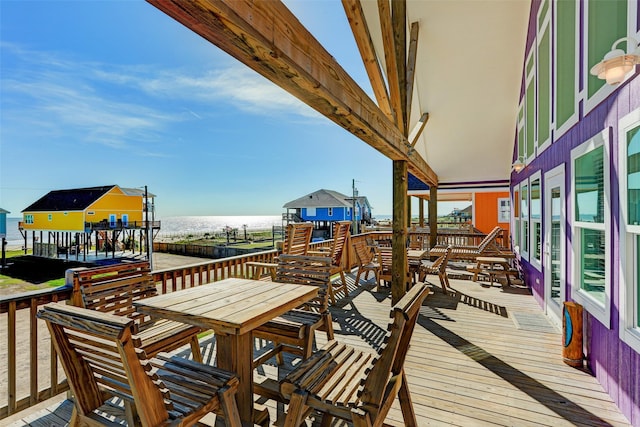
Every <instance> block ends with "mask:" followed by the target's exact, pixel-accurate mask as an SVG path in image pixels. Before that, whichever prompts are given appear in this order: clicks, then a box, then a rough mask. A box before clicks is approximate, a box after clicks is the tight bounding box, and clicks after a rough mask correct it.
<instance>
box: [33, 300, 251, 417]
mask: <svg viewBox="0 0 640 427" xmlns="http://www.w3.org/2000/svg"><path fill="white" fill-rule="evenodd" d="M38 317H39V318H40V319H43V320H45V321H46V322H47V326H48V328H49V332H50V333H51V340H52V342H53V344H54V346H55V349H56V351H57V353H58V355H59V356H60V360H61V362H62V366H63V368H64V371H65V373H66V375H67V379H68V381H69V385H70V387H71V391H72V392H73V395H74V409H73V413H72V416H71V421H70V423H69V424H70V425H71V426H81V425H82V426H85V425H86V426H96V425H108V426H113V425H116V423H114V422H113V421H111V420H109V419H107V418H104V416H101V415H103V414H104V412H102V411H101V409H105V407H108V403H107V401H109V400H110V399H112V398H113V397H114V396H116V397H119V398H121V399H123V401H124V402H125V419H126V421H127V424H128V425H129V426H132V425H138V424H140V425H142V426H150V427H151V426H153V427H155V426H190V425H194V424H196V423H197V422H198V420H199V419H200V418H202V417H203V416H205V415H206V414H208V413H209V412H212V411H217V412H219V413H220V412H221V413H223V414H224V417H225V420H226V425H228V426H234V427H235V426H240V425H241V422H240V417H239V415H238V408H237V405H236V400H235V394H236V389H237V388H238V379H237V377H236V376H235V374H233V373H231V372H226V371H223V370H221V369H218V368H214V367H212V366H208V365H203V364H201V363H198V362H194V361H191V360H187V359H182V358H179V357H175V356H173V357H172V356H170V355H169V354H167V353H159V354H158V355H157V357H156V358H152V359H147V355H146V353H145V352H144V351H143V350H142V348H141V347H140V340H139V339H138V337H137V336H136V335H135V322H134V321H133V320H132V319H129V318H127V317H123V316H115V315H112V314H107V313H100V312H98V311H94V310H87V309H84V308H81V307H75V306H72V305H65V304H60V303H50V304H47V305H45V306H44V307H43V308H42V309H41V310H40V311H39V312H38ZM133 408H135V412H134V410H133ZM118 425H119V424H118Z"/></svg>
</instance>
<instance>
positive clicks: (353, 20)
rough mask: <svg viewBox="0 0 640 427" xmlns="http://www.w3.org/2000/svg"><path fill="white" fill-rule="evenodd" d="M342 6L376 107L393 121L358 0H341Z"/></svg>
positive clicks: (387, 95) (385, 88)
mask: <svg viewBox="0 0 640 427" xmlns="http://www.w3.org/2000/svg"><path fill="white" fill-rule="evenodd" d="M342 6H343V7H344V12H345V14H346V15H347V19H348V20H349V25H350V26H351V32H352V33H353V37H354V39H355V41H356V44H357V45H358V50H359V51H360V56H361V57H362V62H363V64H364V68H365V70H366V71H367V75H368V76H369V82H370V83H371V88H372V89H373V93H374V95H375V97H376V100H377V101H378V107H380V109H381V110H382V112H383V113H384V114H385V115H386V116H387V118H388V119H389V120H390V121H392V122H395V118H394V117H393V114H392V112H391V104H390V103H389V94H388V93H387V86H386V83H385V80H384V75H383V74H382V69H381V68H380V61H378V56H377V55H376V50H375V47H374V46H373V40H371V33H370V32H369V26H368V25H367V21H366V20H365V17H364V12H363V11H362V5H361V3H360V0H342Z"/></svg>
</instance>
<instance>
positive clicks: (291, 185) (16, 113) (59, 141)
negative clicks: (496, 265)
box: [0, 0, 464, 218]
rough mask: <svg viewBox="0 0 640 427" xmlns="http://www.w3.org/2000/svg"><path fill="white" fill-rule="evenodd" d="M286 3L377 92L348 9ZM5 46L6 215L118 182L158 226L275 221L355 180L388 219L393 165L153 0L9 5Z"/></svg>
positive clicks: (1, 74) (329, 2) (2, 28)
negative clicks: (150, 208)
mask: <svg viewBox="0 0 640 427" xmlns="http://www.w3.org/2000/svg"><path fill="white" fill-rule="evenodd" d="M285 3H286V4H287V5H288V6H289V7H290V9H291V10H292V11H293V13H294V14H295V15H296V16H297V17H298V19H300V21H301V22H302V23H303V25H305V26H306V27H307V28H308V29H309V30H310V31H311V32H312V33H313V34H314V35H315V37H316V38H317V39H318V40H320V42H321V43H322V44H323V45H324V46H325V47H326V48H327V50H328V51H329V52H330V53H331V54H332V55H333V56H334V57H335V58H336V59H337V61H338V62H339V63H340V64H341V65H342V66H343V67H344V68H345V69H346V70H347V72H348V73H350V74H351V75H352V77H353V78H354V79H355V80H356V81H357V82H358V83H359V84H360V85H361V86H362V87H363V88H364V89H365V90H366V91H367V92H368V93H370V94H371V93H372V92H371V90H370V86H369V84H368V80H367V77H366V73H365V71H364V67H363V66H362V62H361V60H360V57H359V55H358V51H357V48H356V45H355V42H354V41H353V37H352V36H351V32H350V29H349V26H348V22H347V19H346V17H345V15H344V11H343V9H342V5H341V3H340V1H338V0H311V1H309V0H307V1H294V0H290V1H286V2H285ZM0 43H1V45H0V47H1V57H0V207H1V208H4V209H7V210H9V211H11V214H10V215H9V216H11V217H15V216H20V211H21V210H23V209H24V208H26V207H27V206H28V205H29V204H31V203H32V202H34V201H36V200H37V199H38V198H40V197H41V196H43V195H44V194H46V193H47V192H49V191H51V190H59V189H68V188H79V187H90V186H100V185H111V184H118V185H120V186H122V187H140V186H144V185H147V186H148V188H149V191H150V192H152V193H154V194H156V195H157V198H156V208H157V214H158V216H159V217H160V218H162V217H166V216H174V215H277V214H280V213H281V212H283V208H282V205H283V204H285V203H286V202H288V201H290V200H293V199H296V198H298V197H301V196H303V195H305V194H307V193H310V192H313V191H316V190H318V189H320V188H326V189H331V190H336V191H339V192H342V193H345V194H350V192H351V184H352V179H355V180H356V187H357V188H358V189H359V192H360V194H361V195H364V196H367V197H368V199H369V202H370V203H371V205H372V206H373V209H374V211H373V212H374V215H376V214H377V215H385V214H389V213H391V206H392V203H391V201H392V164H391V161H390V160H389V159H387V158H386V157H384V156H383V155H382V154H380V153H378V152H377V151H376V150H374V149H373V148H371V147H370V146H368V145H367V144H365V143H364V142H362V141H360V140H359V139H357V138H355V137H354V136H352V135H351V134H349V133H348V132H347V131H345V130H343V129H342V128H340V127H339V126H337V125H336V124H334V123H333V122H331V121H329V120H328V119H326V118H325V117H323V116H321V115H320V114H318V113H316V112H315V111H314V110H312V109H311V108H310V107H308V106H306V105H305V104H303V103H302V102H300V101H298V100H297V99H296V98H294V97H292V96H291V95H289V94H288V93H286V92H285V91H283V90H282V89H280V88H279V87H277V86H275V85H273V84H272V83H271V82H269V81H268V80H266V79H264V78H263V77H261V76H260V75H258V74H256V73H254V72H253V71H251V70H249V69H248V68H247V67H245V66H244V65H242V64H241V63H239V62H238V61H236V60H235V59H233V58H231V57H230V56H228V55H227V54H226V53H224V52H222V51H221V50H220V49H218V48H217V47H216V46H214V45H212V44H210V43H208V42H206V41H205V40H203V39H201V38H200V37H199V36H197V35H196V34H194V33H192V32H191V31H189V30H187V29H186V28H185V27H183V26H182V25H180V24H178V23H176V22H175V21H173V20H172V19H171V18H169V17H168V16H166V15H164V14H163V13H161V12H160V11H158V10H157V9H155V8H154V7H153V6H151V5H149V4H148V3H146V2H143V1H134V0H123V1H88V2H84V1H7V0H0ZM416 203H417V202H414V205H415V206H417V204H416ZM460 207H461V208H462V207H464V206H460ZM414 212H416V213H417V208H414Z"/></svg>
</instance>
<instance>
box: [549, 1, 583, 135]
mask: <svg viewBox="0 0 640 427" xmlns="http://www.w3.org/2000/svg"><path fill="white" fill-rule="evenodd" d="M554 5H555V8H556V9H555V10H556V14H555V45H556V50H555V82H556V84H555V94H556V96H555V98H554V100H555V107H556V108H555V128H556V137H557V136H559V135H562V134H563V133H564V132H566V131H567V130H568V129H569V128H570V127H571V126H573V125H574V124H575V123H576V122H577V120H578V115H577V111H578V107H577V93H578V85H577V83H578V70H577V67H576V64H577V63H578V59H577V55H576V53H577V52H578V48H577V42H578V37H577V36H576V28H578V16H579V15H578V12H577V8H578V5H579V3H578V2H576V1H574V0H559V1H556V2H554Z"/></svg>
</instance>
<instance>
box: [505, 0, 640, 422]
mask: <svg viewBox="0 0 640 427" xmlns="http://www.w3.org/2000/svg"><path fill="white" fill-rule="evenodd" d="M539 6H540V2H539V0H533V1H532V5H531V15H530V17H529V26H528V28H529V34H528V36H527V48H526V52H527V54H528V52H529V50H530V49H531V48H532V47H533V46H534V43H533V41H534V38H535V32H536V18H537V11H538V8H539ZM550 6H552V5H550ZM583 12H584V6H583V5H582V3H581V7H580V16H581V17H583V16H584V13H583ZM639 20H640V17H639ZM582 21H583V19H581V23H580V32H581V33H582V28H583V23H582ZM581 37H582V36H581ZM525 58H526V55H525ZM583 58H584V55H583V53H582V52H580V63H582V61H583V60H584V59H583ZM580 74H581V73H580ZM524 78H525V76H524V72H523V81H524ZM583 81H584V80H583V76H582V75H580V87H582V86H583ZM521 92H522V93H521V96H523V95H524V83H523V85H522V90H521ZM553 105H554V103H553V102H552V106H553ZM637 108H640V74H636V76H635V77H634V78H633V79H631V80H630V81H628V82H626V83H625V84H623V85H622V86H621V87H620V88H619V89H617V90H616V91H615V92H614V93H613V94H611V95H610V96H609V97H608V98H607V99H606V100H605V101H603V102H602V103H601V104H600V105H598V106H597V107H595V108H594V109H592V110H591V111H590V112H588V113H587V115H584V114H583V111H584V109H583V105H582V103H580V106H579V121H578V123H576V124H575V125H574V126H573V127H572V128H571V129H569V130H568V131H567V132H565V133H564V134H563V135H561V136H560V137H559V138H558V137H557V136H556V135H553V138H554V141H553V143H552V145H551V146H550V147H548V148H547V149H546V150H545V151H544V152H542V153H540V154H539V155H538V156H537V157H536V159H535V160H534V161H532V162H531V163H530V164H529V165H527V167H526V168H525V169H524V170H523V171H522V172H520V173H512V175H511V182H512V186H515V185H518V184H519V183H520V182H521V181H522V180H524V179H527V178H528V177H529V176H531V175H532V174H533V173H536V172H538V171H541V174H542V184H543V185H544V174H545V173H546V172H547V171H550V170H551V169H553V168H554V167H556V166H558V165H560V164H563V163H564V164H565V190H566V200H565V211H566V212H567V216H568V215H570V212H571V205H572V203H573V202H572V197H573V195H572V194H571V161H570V153H571V150H572V149H573V148H575V147H577V146H579V145H580V144H582V143H583V142H585V141H587V140H588V139H590V138H592V137H593V136H595V135H596V134H598V133H600V132H602V131H603V130H604V129H609V144H610V145H609V149H610V153H611V170H610V173H611V176H610V184H611V185H610V186H611V189H610V195H611V200H610V206H611V241H610V242H609V244H610V245H611V246H610V247H611V258H610V259H609V260H607V262H609V263H610V274H611V287H612V288H611V291H612V296H611V298H612V301H611V328H610V329H608V328H606V327H605V326H603V325H602V324H601V323H600V322H599V321H598V320H596V319H595V318H594V317H592V316H591V315H590V314H588V313H587V312H586V310H585V313H586V315H585V323H584V336H585V354H586V356H587V364H588V366H589V368H590V369H591V370H592V372H593V374H594V375H595V376H596V378H597V379H598V381H599V382H600V383H601V384H602V386H603V388H604V389H605V390H606V391H607V393H609V395H610V396H611V397H612V399H613V400H614V401H615V402H616V404H617V405H618V406H619V407H620V409H621V411H622V412H623V413H624V414H625V415H626V416H627V418H628V419H629V420H630V421H631V423H632V424H633V425H638V426H640V354H638V353H637V352H636V351H634V350H633V349H631V348H630V347H629V346H628V345H627V344H625V343H624V342H623V341H621V340H620V338H619V327H620V325H619V317H618V316H619V308H620V307H619V301H620V299H619V295H620V288H619V283H620V277H619V276H620V250H619V248H620V229H621V225H620V218H619V213H620V209H621V207H620V204H619V200H620V194H619V187H620V186H619V179H618V175H617V171H618V121H619V119H620V118H621V117H623V116H625V115H627V114H628V113H630V112H631V111H633V110H635V109H637ZM515 148H516V150H514V153H515V152H516V151H517V140H516V142H515ZM514 158H515V155H514ZM542 194H544V193H542ZM542 202H543V203H544V197H542ZM542 212H544V206H543V210H542ZM542 226H543V227H544V220H543V222H542ZM565 229H566V231H567V235H566V236H565V238H566V254H565V255H566V260H567V283H566V289H565V290H566V295H567V298H570V295H571V268H572V267H571V266H572V265H573V264H574V262H575V260H572V258H571V244H572V242H571V228H570V218H567V222H566V224H565ZM522 266H523V270H524V274H525V280H526V283H527V285H528V286H529V287H530V288H531V290H532V293H533V295H534V297H535V299H536V301H537V302H538V303H539V304H540V306H541V307H544V275H543V273H542V272H539V271H538V270H537V269H536V268H534V267H533V266H532V265H531V264H530V263H528V262H527V261H526V260H522Z"/></svg>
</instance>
